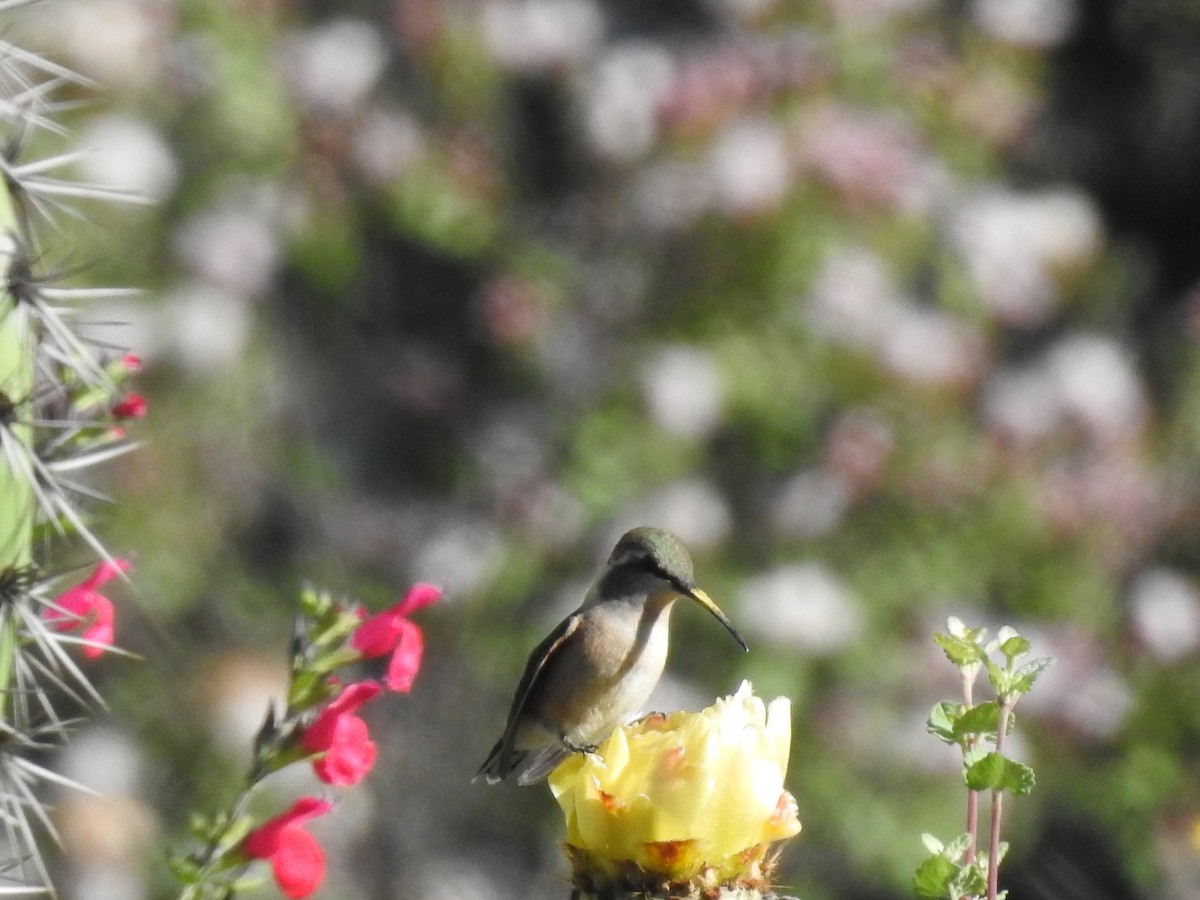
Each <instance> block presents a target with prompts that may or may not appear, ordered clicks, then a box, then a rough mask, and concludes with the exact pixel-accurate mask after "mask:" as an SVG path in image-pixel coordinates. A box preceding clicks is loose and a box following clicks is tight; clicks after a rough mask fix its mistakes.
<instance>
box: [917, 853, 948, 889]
mask: <svg viewBox="0 0 1200 900" xmlns="http://www.w3.org/2000/svg"><path fill="white" fill-rule="evenodd" d="M958 868H959V867H958V866H957V865H956V864H955V863H953V862H951V861H950V860H948V859H946V857H944V856H942V854H940V853H935V854H934V855H933V856H930V857H929V858H928V859H926V860H925V862H923V863H921V865H920V866H919V867H918V868H917V871H916V874H915V875H913V891H914V893H916V894H917V896H919V897H933V898H937V900H946V898H948V897H950V883H951V882H952V881H953V880H954V876H956V875H957V874H958Z"/></svg>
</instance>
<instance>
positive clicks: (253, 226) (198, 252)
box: [175, 205, 282, 297]
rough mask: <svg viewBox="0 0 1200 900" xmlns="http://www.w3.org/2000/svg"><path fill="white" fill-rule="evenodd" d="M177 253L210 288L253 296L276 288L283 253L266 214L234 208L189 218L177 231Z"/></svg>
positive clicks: (198, 214)
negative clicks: (272, 282)
mask: <svg viewBox="0 0 1200 900" xmlns="http://www.w3.org/2000/svg"><path fill="white" fill-rule="evenodd" d="M175 250H176V252H177V253H178V255H179V258H180V260H181V261H182V262H183V264H184V265H185V266H186V267H187V268H188V269H189V270H190V271H192V272H193V273H195V274H196V275H198V276H200V277H201V278H203V279H204V280H205V281H207V282H208V283H209V284H211V285H214V286H216V287H219V288H222V289H224V290H226V291H230V292H232V293H235V294H241V295H243V296H247V297H257V296H260V295H261V294H263V293H264V292H265V291H266V289H267V288H268V287H269V286H270V284H271V281H272V280H273V279H274V277H275V272H276V269H277V267H278V265H279V260H280V255H281V253H282V248H281V247H280V242H279V236H278V234H276V230H275V228H273V227H272V225H271V224H270V223H269V222H268V221H267V218H266V217H265V216H264V215H262V214H260V213H259V212H257V211H255V210H251V209H247V208H241V207H236V206H233V205H229V206H227V207H224V208H214V209H208V210H204V211H202V212H199V213H197V214H195V215H193V216H192V217H191V218H190V219H188V220H186V221H185V222H184V223H183V224H182V225H180V226H179V229H178V230H177V231H176V233H175Z"/></svg>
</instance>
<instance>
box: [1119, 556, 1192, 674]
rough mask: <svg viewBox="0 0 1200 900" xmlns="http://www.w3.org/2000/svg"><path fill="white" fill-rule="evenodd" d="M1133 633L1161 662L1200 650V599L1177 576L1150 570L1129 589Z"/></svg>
mask: <svg viewBox="0 0 1200 900" xmlns="http://www.w3.org/2000/svg"><path fill="white" fill-rule="evenodd" d="M1129 618H1130V625H1131V627H1132V628H1133V633H1134V634H1135V635H1136V637H1137V638H1138V640H1139V641H1141V643H1142V644H1143V645H1144V646H1145V647H1146V649H1147V651H1148V652H1149V653H1150V655H1151V656H1153V657H1154V658H1155V659H1157V660H1159V661H1160V662H1168V663H1169V662H1174V661H1175V660H1177V659H1180V658H1181V657H1184V656H1186V655H1188V654H1189V653H1193V652H1195V650H1196V648H1197V647H1200V595H1197V591H1196V587H1195V585H1193V584H1192V582H1191V581H1189V580H1188V579H1187V578H1184V577H1183V576H1182V575H1180V574H1179V573H1178V572H1174V571H1172V570H1171V569H1166V568H1151V569H1147V570H1146V571H1144V572H1142V573H1140V574H1139V575H1138V576H1137V577H1136V578H1135V579H1134V580H1133V584H1132V585H1131V586H1130V589H1129Z"/></svg>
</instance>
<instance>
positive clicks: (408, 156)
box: [354, 109, 425, 183]
mask: <svg viewBox="0 0 1200 900" xmlns="http://www.w3.org/2000/svg"><path fill="white" fill-rule="evenodd" d="M424 148H425V136H424V135H423V134H422V132H421V126H420V125H419V124H418V123H417V121H416V120H415V119H414V118H413V117H412V116H410V115H409V114H408V113H406V112H400V111H395V110H382V109H372V110H371V111H370V112H368V113H367V115H366V116H365V117H364V118H363V121H362V123H361V124H360V125H359V126H358V129H357V130H356V131H355V132H354V160H355V162H357V163H358V165H359V167H360V168H361V169H362V170H363V172H364V173H366V175H367V177H368V178H370V179H372V180H373V181H376V182H383V183H386V182H390V181H394V180H396V179H397V178H399V177H400V176H401V175H403V174H404V173H405V171H406V170H407V169H408V167H409V166H410V165H411V164H412V163H413V162H414V161H415V160H416V159H417V158H418V157H419V156H420V155H421V153H422V152H423V150H424Z"/></svg>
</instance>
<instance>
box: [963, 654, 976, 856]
mask: <svg viewBox="0 0 1200 900" xmlns="http://www.w3.org/2000/svg"><path fill="white" fill-rule="evenodd" d="M961 673H962V686H963V706H964V707H965V708H966V709H970V708H971V707H972V706H974V705H975V671H974V670H970V671H968V670H967V669H962V670H961ZM974 745H975V739H974V738H971V739H970V740H969V742H968V744H967V747H966V749H967V751H970V749H971V748H972V747H973V746H974ZM967 834H968V835H970V838H971V839H970V842H969V843H968V844H967V852H966V861H967V864H968V865H969V864H971V863H973V862H975V853H976V849H975V848H976V843H977V841H978V838H979V792H978V791H973V790H971V789H970V788H967Z"/></svg>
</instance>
